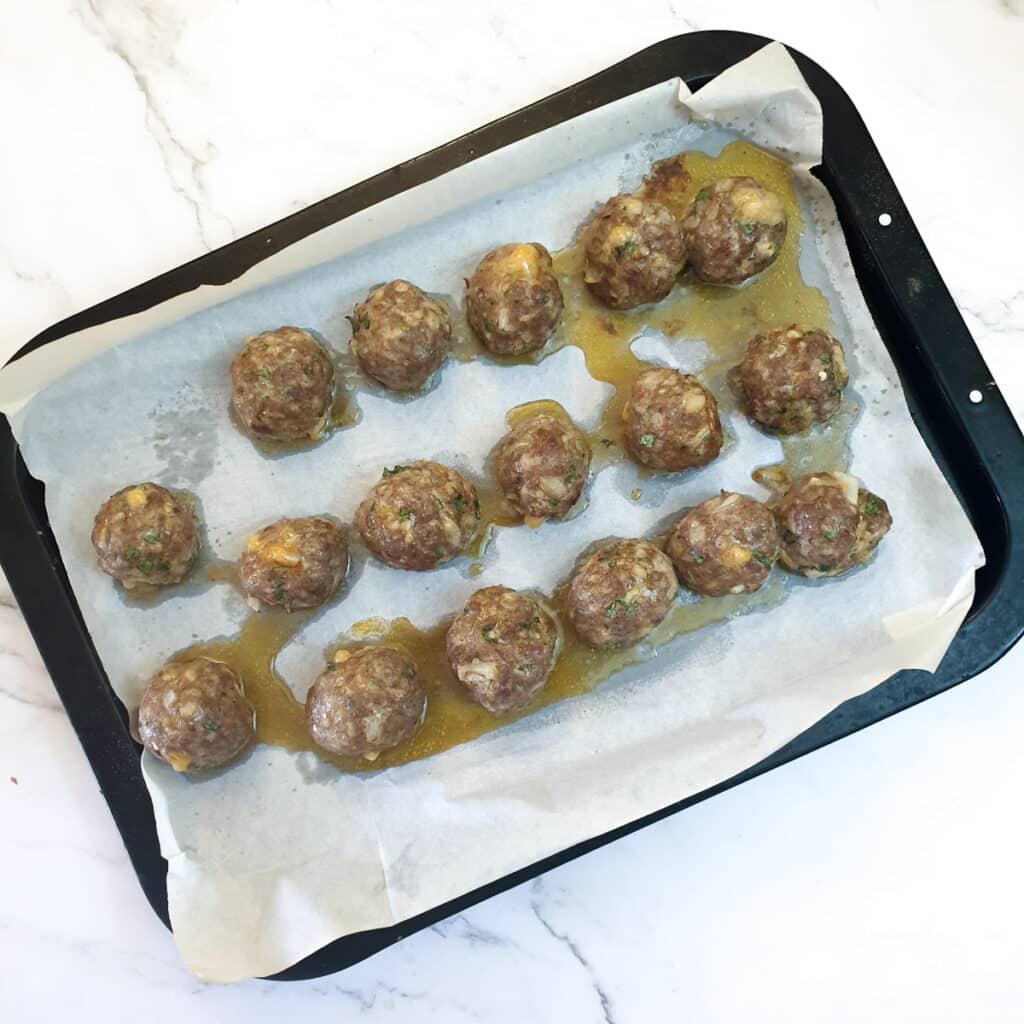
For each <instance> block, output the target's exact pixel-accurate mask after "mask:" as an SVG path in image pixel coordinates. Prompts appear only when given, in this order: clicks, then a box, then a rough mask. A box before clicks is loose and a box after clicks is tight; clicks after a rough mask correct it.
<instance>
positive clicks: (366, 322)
mask: <svg viewBox="0 0 1024 1024" xmlns="http://www.w3.org/2000/svg"><path fill="white" fill-rule="evenodd" d="M451 336H452V325H451V321H450V320H449V318H448V309H447V307H446V306H445V304H444V303H443V302H438V301H437V300H436V299H432V298H430V297H429V296H427V295H425V294H424V293H423V292H421V291H420V290H419V288H417V287H416V285H414V284H410V283H409V282H408V281H389V282H388V283H387V284H382V285H381V286H380V287H379V288H375V289H374V290H373V291H372V292H370V294H369V295H368V296H367V297H366V299H365V301H363V302H361V303H360V304H359V305H358V306H356V308H355V310H354V311H353V313H352V341H351V349H352V354H353V355H354V356H355V357H356V360H357V362H358V363H359V366H360V367H361V369H362V371H363V373H365V374H368V375H369V376H370V377H373V379H374V380H376V381H379V382H380V383H381V384H383V385H384V387H386V388H390V389H391V390H392V391H415V390H416V389H417V388H421V387H423V385H424V384H426V382H427V380H428V378H429V377H430V375H431V374H432V373H433V372H434V371H435V370H436V369H437V368H438V367H439V366H440V365H441V363H443V362H444V357H445V356H446V355H447V353H448V341H449V339H450V338H451Z"/></svg>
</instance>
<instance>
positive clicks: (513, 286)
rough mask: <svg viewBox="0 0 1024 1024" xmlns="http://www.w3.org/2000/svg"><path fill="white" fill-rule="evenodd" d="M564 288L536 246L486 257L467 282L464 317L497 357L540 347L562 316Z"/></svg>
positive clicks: (542, 250) (517, 247)
mask: <svg viewBox="0 0 1024 1024" xmlns="http://www.w3.org/2000/svg"><path fill="white" fill-rule="evenodd" d="M563 305H564V303H563V300H562V289H561V288H560V287H559V285H558V278H557V277H555V274H554V271H553V270H552V268H551V254H550V253H549V252H548V251H547V249H545V248H544V246H543V245H540V244H539V243H537V242H528V243H525V244H521V245H515V244H513V245H502V246H499V247H498V248H497V249H495V250H493V251H492V252H489V253H488V254H487V255H486V256H485V257H484V258H483V259H482V260H481V261H480V264H479V266H478V267H477V268H476V270H475V271H474V272H473V276H472V277H471V278H470V279H469V280H468V281H467V282H466V316H467V318H468V320H469V324H470V326H471V327H472V328H473V330H474V331H475V332H476V334H477V337H479V338H480V340H481V341H482V342H483V343H484V345H486V346H487V348H488V349H490V351H491V352H494V353H495V354H497V355H501V356H518V355H523V354H524V353H526V352H534V351H536V350H537V349H540V348H543V347H544V345H545V343H546V342H547V340H548V338H550V337H551V333H552V331H554V329H555V327H556V326H557V324H558V320H559V318H560V317H561V315H562V307H563Z"/></svg>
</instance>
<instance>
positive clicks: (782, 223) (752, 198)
mask: <svg viewBox="0 0 1024 1024" xmlns="http://www.w3.org/2000/svg"><path fill="white" fill-rule="evenodd" d="M682 231H683V240H684V244H685V246H686V267H687V270H688V271H689V272H690V273H691V274H692V275H693V276H694V277H696V278H697V279H698V280H699V281H703V282H705V283H706V284H742V283H743V282H744V281H746V280H747V279H748V278H751V277H753V276H754V275H755V274H759V273H761V271H762V270H765V269H766V268H767V267H769V266H771V264H772V263H774V262H775V258H776V257H777V256H778V255H779V251H780V250H781V249H782V244H783V242H784V241H785V240H786V208H785V207H784V206H783V205H782V200H781V199H780V198H779V197H778V196H777V195H776V194H775V193H774V192H770V191H769V190H768V189H766V188H765V187H764V186H763V185H762V184H761V183H760V182H758V181H755V180H754V179H753V178H747V177H741V178H719V179H718V180H717V181H712V182H710V183H709V184H707V185H705V186H704V187H703V188H701V189H700V190H699V191H698V192H697V195H696V196H695V197H694V199H693V202H692V203H691V204H690V208H689V210H688V211H687V213H686V216H685V217H684V218H683V222H682Z"/></svg>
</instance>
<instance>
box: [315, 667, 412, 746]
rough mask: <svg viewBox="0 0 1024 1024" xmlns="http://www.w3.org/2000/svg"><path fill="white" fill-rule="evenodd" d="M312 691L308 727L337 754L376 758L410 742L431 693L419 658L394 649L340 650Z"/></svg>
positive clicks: (317, 742) (317, 739) (319, 743)
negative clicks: (418, 664)
mask: <svg viewBox="0 0 1024 1024" xmlns="http://www.w3.org/2000/svg"><path fill="white" fill-rule="evenodd" d="M334 657H335V663H334V665H333V666H331V668H329V669H327V671H326V672H323V673H321V674H320V675H319V676H318V677H317V679H316V682H314V683H313V685H312V686H311V687H310V689H309V693H307V694H306V730H307V731H308V732H309V735H310V736H311V737H312V739H313V742H314V743H315V744H316V745H317V746H318V747H322V748H323V749H324V750H328V751H330V752H331V753H332V754H341V755H343V756H346V757H362V758H365V759H366V760H368V761H373V760H375V759H376V758H377V757H378V756H379V755H380V754H381V753H382V752H383V751H385V750H390V749H391V748H392V747H397V746H398V745H399V744H400V743H404V742H405V741H406V740H407V739H408V738H409V737H410V736H411V735H412V734H413V733H414V732H415V731H416V726H417V725H419V723H420V721H421V720H422V718H423V712H424V709H425V708H426V703H427V696H426V691H425V689H424V686H423V681H422V679H421V678H420V674H419V670H418V668H417V667H416V664H415V662H414V661H413V660H412V659H411V658H409V657H407V656H406V655H405V654H403V653H402V652H400V651H397V650H395V649H394V648H392V647H361V648H359V649H358V650H355V651H339V652H338V653H337V654H336V655H335V656H334Z"/></svg>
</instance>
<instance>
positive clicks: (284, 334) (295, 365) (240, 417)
mask: <svg viewBox="0 0 1024 1024" xmlns="http://www.w3.org/2000/svg"><path fill="white" fill-rule="evenodd" d="M333 396H334V363H332V362H331V357H330V355H329V354H328V352H327V350H326V349H325V348H324V347H323V345H321V344H320V343H319V342H318V341H317V340H316V339H315V338H314V337H313V336H312V335H310V334H307V333H306V332H305V331H300V330H299V329H298V328H297V327H279V328H278V329H277V330H276V331H266V332H265V333H263V334H257V335H256V337H254V338H249V339H248V340H247V341H246V342H245V344H244V345H243V346H242V349H241V351H240V352H238V354H237V355H236V356H235V358H234V359H232V360H231V406H232V409H233V410H234V413H235V419H236V421H237V422H238V425H239V426H240V427H241V428H242V429H243V430H244V431H245V432H246V433H247V434H249V436H250V437H254V438H258V439H260V440H264V441H300V440H303V439H304V438H316V437H319V436H320V435H321V434H322V433H323V431H324V427H326V425H327V417H328V414H329V412H330V410H331V401H332V399H333Z"/></svg>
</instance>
